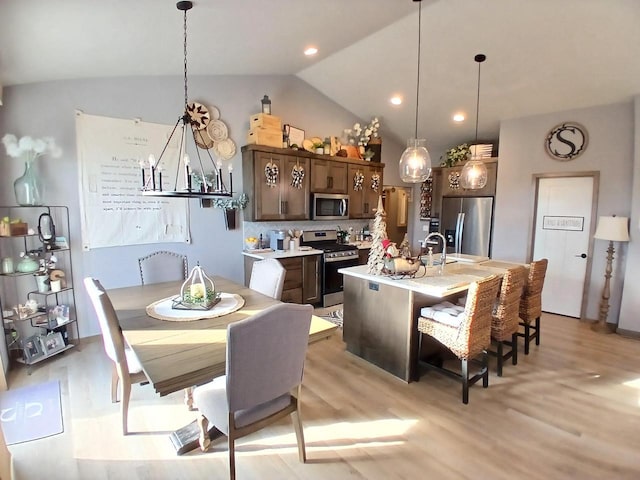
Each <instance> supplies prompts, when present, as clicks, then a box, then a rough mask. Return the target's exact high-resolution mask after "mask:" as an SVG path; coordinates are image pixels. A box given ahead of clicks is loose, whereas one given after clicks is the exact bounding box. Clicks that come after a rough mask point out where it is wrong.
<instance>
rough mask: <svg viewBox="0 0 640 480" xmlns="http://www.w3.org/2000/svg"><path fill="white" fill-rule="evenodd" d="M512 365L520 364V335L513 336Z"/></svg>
mask: <svg viewBox="0 0 640 480" xmlns="http://www.w3.org/2000/svg"><path fill="white" fill-rule="evenodd" d="M511 363H512V364H513V365H517V364H518V333H517V332H516V333H514V334H513V335H511Z"/></svg>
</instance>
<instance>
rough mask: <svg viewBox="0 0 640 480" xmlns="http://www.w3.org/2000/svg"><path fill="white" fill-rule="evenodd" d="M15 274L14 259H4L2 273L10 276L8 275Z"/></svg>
mask: <svg viewBox="0 0 640 480" xmlns="http://www.w3.org/2000/svg"><path fill="white" fill-rule="evenodd" d="M13 272H14V269H13V258H11V257H4V258H3V259H2V273H4V274H8V273H13Z"/></svg>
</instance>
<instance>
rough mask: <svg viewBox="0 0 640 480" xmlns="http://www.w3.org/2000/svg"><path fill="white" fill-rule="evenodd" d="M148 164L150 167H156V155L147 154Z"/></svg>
mask: <svg viewBox="0 0 640 480" xmlns="http://www.w3.org/2000/svg"><path fill="white" fill-rule="evenodd" d="M149 166H150V167H152V168H156V157H155V156H154V155H153V153H152V154H151V155H149Z"/></svg>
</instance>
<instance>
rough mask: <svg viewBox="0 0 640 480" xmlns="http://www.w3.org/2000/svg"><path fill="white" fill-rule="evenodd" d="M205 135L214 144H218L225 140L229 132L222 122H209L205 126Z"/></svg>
mask: <svg viewBox="0 0 640 480" xmlns="http://www.w3.org/2000/svg"><path fill="white" fill-rule="evenodd" d="M207 133H208V134H209V136H210V137H211V138H212V139H213V141H214V142H220V141H222V140H226V139H227V138H228V137H229V130H228V129H227V124H226V123H224V122H223V121H222V120H211V122H209V125H208V126H207Z"/></svg>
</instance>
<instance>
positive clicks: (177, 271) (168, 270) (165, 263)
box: [138, 250, 188, 285]
mask: <svg viewBox="0 0 640 480" xmlns="http://www.w3.org/2000/svg"><path fill="white" fill-rule="evenodd" d="M138 266H139V267H140V281H141V282H142V285H145V284H150V283H162V282H170V281H172V280H184V279H186V278H187V275H188V262H187V256H186V255H180V254H179V253H175V252H170V251H168V250H159V251H157V252H153V253H150V254H149V255H145V256H144V257H140V258H138Z"/></svg>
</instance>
